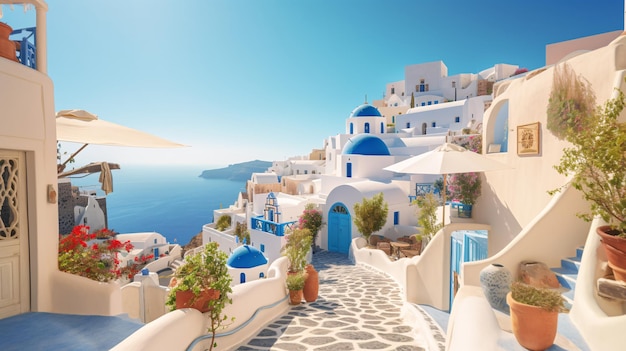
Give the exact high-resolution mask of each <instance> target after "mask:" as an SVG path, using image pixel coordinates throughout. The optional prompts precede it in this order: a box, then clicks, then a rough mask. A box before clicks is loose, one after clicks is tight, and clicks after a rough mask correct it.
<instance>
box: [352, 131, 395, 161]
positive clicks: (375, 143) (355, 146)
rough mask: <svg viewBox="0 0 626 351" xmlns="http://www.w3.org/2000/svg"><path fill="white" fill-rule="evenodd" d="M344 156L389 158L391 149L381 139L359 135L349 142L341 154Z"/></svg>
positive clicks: (368, 135) (369, 135) (370, 135)
mask: <svg viewBox="0 0 626 351" xmlns="http://www.w3.org/2000/svg"><path fill="white" fill-rule="evenodd" d="M341 153H342V154H344V155H370V156H389V155H391V153H389V148H388V147H387V145H385V142H384V141H382V139H380V138H379V137H377V136H375V135H372V134H359V135H356V136H353V137H352V138H350V139H349V140H348V142H347V143H346V145H345V146H344V147H343V151H342V152H341Z"/></svg>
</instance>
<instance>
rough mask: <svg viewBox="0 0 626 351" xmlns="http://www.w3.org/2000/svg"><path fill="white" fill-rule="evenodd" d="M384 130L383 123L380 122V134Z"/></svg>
mask: <svg viewBox="0 0 626 351" xmlns="http://www.w3.org/2000/svg"><path fill="white" fill-rule="evenodd" d="M384 132H385V123H382V122H380V134H383V133H384Z"/></svg>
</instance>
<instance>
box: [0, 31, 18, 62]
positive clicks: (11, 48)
mask: <svg viewBox="0 0 626 351" xmlns="http://www.w3.org/2000/svg"><path fill="white" fill-rule="evenodd" d="M12 31H13V29H12V28H11V27H10V26H9V25H7V24H6V23H2V22H0V57H4V58H8V59H9V60H13V61H17V55H16V53H15V42H14V41H12V40H10V39H9V35H11V32H12Z"/></svg>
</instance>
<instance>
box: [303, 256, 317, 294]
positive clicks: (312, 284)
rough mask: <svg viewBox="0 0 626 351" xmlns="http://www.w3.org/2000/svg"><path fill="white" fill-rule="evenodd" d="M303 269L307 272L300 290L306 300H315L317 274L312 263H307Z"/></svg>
mask: <svg viewBox="0 0 626 351" xmlns="http://www.w3.org/2000/svg"><path fill="white" fill-rule="evenodd" d="M304 270H305V271H306V273H307V277H306V280H305V281H304V289H303V290H302V293H303V295H304V300H305V301H306V302H315V300H317V295H318V293H319V289H320V281H319V274H318V273H317V271H316V270H315V268H314V267H313V265H312V264H307V265H306V267H304Z"/></svg>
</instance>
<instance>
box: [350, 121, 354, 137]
mask: <svg viewBox="0 0 626 351" xmlns="http://www.w3.org/2000/svg"><path fill="white" fill-rule="evenodd" d="M350 134H354V124H352V123H350Z"/></svg>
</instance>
